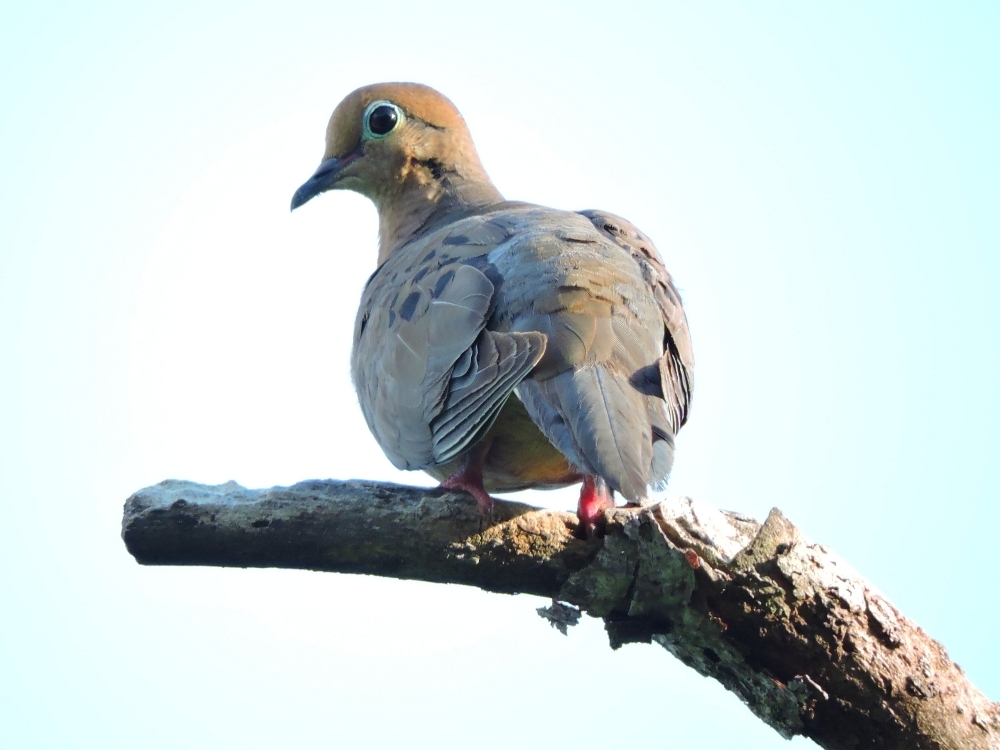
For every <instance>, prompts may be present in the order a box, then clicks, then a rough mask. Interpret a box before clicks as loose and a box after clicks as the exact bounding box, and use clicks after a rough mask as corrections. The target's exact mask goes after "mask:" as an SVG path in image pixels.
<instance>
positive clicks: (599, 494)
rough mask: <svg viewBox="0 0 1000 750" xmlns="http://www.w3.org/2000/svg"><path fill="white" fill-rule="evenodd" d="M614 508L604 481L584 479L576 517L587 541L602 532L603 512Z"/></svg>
mask: <svg viewBox="0 0 1000 750" xmlns="http://www.w3.org/2000/svg"><path fill="white" fill-rule="evenodd" d="M614 507H615V501H614V498H613V497H612V496H611V490H609V489H608V486H607V485H606V484H605V483H604V480H602V479H600V478H598V477H584V480H583V486H582V487H581V488H580V504H579V505H578V506H577V509H576V515H577V516H579V518H580V528H581V529H582V530H583V533H584V536H585V537H586V538H587V539H593V538H594V537H595V536H598V532H599V531H602V530H603V528H602V527H603V526H604V511H605V510H606V509H608V508H614Z"/></svg>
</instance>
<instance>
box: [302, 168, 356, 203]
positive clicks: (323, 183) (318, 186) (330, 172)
mask: <svg viewBox="0 0 1000 750" xmlns="http://www.w3.org/2000/svg"><path fill="white" fill-rule="evenodd" d="M356 158H357V155H356V154H348V155H347V156H344V157H341V158H339V159H338V158H336V157H334V158H333V159H327V160H326V161H324V162H323V163H322V164H320V165H319V167H317V168H316V171H315V172H313V175H312V177H310V178H309V179H308V180H306V181H305V183H304V184H303V185H302V187H300V188H299V189H298V190H296V191H295V195H293V196H292V210H293V211H294V210H295V209H296V208H298V207H299V206H301V205H302V204H303V203H306V202H308V201H310V200H312V199H313V198H315V197H316V196H317V195H319V194H320V193H323V192H326V191H327V190H329V189H330V188H332V187H333V183H334V182H336V180H337V175H339V174H340V171H341V170H342V169H343V168H344V167H346V166H347V165H348V164H350V163H351V162H352V161H354V160H355V159H356Z"/></svg>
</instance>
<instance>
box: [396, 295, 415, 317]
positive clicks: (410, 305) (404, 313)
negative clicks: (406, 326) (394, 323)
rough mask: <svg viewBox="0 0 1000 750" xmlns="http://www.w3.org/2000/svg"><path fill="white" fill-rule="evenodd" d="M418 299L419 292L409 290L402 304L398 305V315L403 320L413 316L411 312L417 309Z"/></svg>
mask: <svg viewBox="0 0 1000 750" xmlns="http://www.w3.org/2000/svg"><path fill="white" fill-rule="evenodd" d="M419 301H420V292H410V296H409V297H407V298H406V299H405V300H403V304H402V305H400V306H399V317H401V318H402V319H403V320H410V319H411V318H413V312H414V311H415V310H416V309H417V303H418V302H419Z"/></svg>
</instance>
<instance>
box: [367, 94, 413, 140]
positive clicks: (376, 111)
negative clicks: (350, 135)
mask: <svg viewBox="0 0 1000 750" xmlns="http://www.w3.org/2000/svg"><path fill="white" fill-rule="evenodd" d="M402 119H403V113H402V111H401V110H400V109H399V107H397V106H396V105H395V104H393V103H392V102H386V101H379V102H372V103H371V104H369V105H368V108H367V109H366V110H365V119H364V131H365V136H367V137H368V138H385V137H386V136H387V135H389V133H391V132H392V131H393V130H395V129H396V126H398V125H399V123H400V122H401V121H402Z"/></svg>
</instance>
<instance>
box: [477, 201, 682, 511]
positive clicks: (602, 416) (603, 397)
mask: <svg viewBox="0 0 1000 750" xmlns="http://www.w3.org/2000/svg"><path fill="white" fill-rule="evenodd" d="M612 219H615V221H614V222H612ZM519 223H520V224H521V231H520V232H518V233H516V236H517V240H516V242H514V244H512V245H511V246H510V247H509V248H507V249H506V250H505V252H504V253H503V254H499V253H494V254H491V256H490V258H491V260H492V261H493V262H494V263H495V264H496V266H497V268H498V271H499V273H500V274H501V275H502V277H503V279H504V284H503V289H502V292H501V294H500V296H499V299H498V303H497V312H496V314H495V316H496V318H497V320H496V322H495V323H493V324H491V326H490V327H497V328H504V327H507V328H509V329H510V330H514V331H537V332H539V333H543V334H545V336H546V350H545V354H544V356H543V357H542V358H541V360H540V361H539V363H538V365H537V367H536V368H535V369H534V370H533V371H532V373H531V374H530V376H529V377H527V378H526V379H525V380H524V381H522V382H521V384H520V385H519V386H518V390H517V393H518V395H519V397H520V398H521V400H522V401H523V402H524V405H525V407H526V408H527V410H528V413H529V414H530V415H531V417H532V419H533V420H534V421H535V423H536V424H537V425H538V426H539V428H540V429H541V430H542V431H543V432H544V433H545V434H546V436H547V437H548V438H549V440H551V441H552V443H553V444H554V445H555V446H556V447H557V448H559V450H561V451H562V452H563V453H564V454H565V455H566V456H567V458H569V460H570V461H571V462H572V463H574V464H575V465H576V466H577V467H579V468H580V469H581V471H584V472H586V473H589V474H594V475H597V476H600V477H602V478H604V479H605V480H606V481H607V482H608V484H609V485H610V486H611V487H612V488H613V489H615V490H617V491H619V492H621V493H622V494H623V495H624V496H625V497H626V498H628V499H629V500H633V501H639V500H642V499H643V498H644V497H645V496H646V488H647V486H648V485H650V484H653V485H657V484H660V483H662V482H663V481H665V479H666V477H667V475H668V473H669V471H670V467H671V465H672V461H673V437H674V435H675V434H676V431H677V429H679V427H680V425H681V424H683V422H684V420H685V419H686V415H687V405H688V401H689V397H690V366H691V361H690V360H691V358H690V341H689V339H688V336H687V327H686V323H685V322H684V316H683V311H682V310H681V308H680V303H679V300H678V299H677V296H676V292H675V291H674V289H673V286H672V284H671V283H670V280H669V276H667V275H666V271H665V270H663V266H662V262H661V261H660V260H659V256H657V255H656V251H655V249H653V247H652V244H651V243H649V242H648V240H644V238H642V239H643V240H644V241H640V239H639V238H640V237H641V235H639V234H638V232H636V231H635V230H634V228H633V227H631V225H629V224H627V223H625V222H623V221H621V220H620V219H616V217H611V216H610V215H608V214H598V213H597V212H588V213H587V214H586V215H581V214H574V213H568V212H561V211H554V210H550V209H538V210H536V211H535V212H534V213H531V214H526V215H524V216H522V217H521V218H520V222H519ZM606 224H613V226H615V227H618V228H621V227H625V229H623V230H622V231H623V232H626V233H627V232H629V231H632V232H634V236H633V237H627V236H626V238H623V237H622V235H620V234H619V233H618V232H613V231H611V230H608V229H606V228H605V225H606ZM515 229H516V227H515ZM625 239H627V240H629V241H625ZM675 337H676V339H677V340H678V341H679V344H678V341H675Z"/></svg>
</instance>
